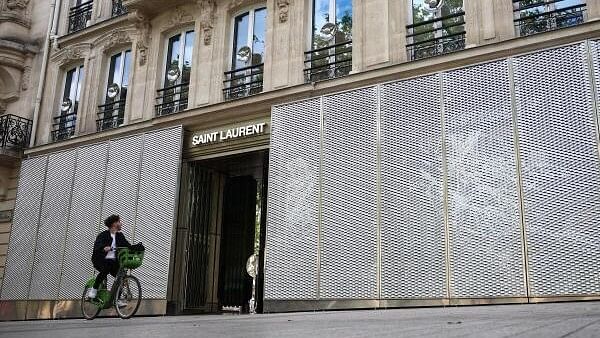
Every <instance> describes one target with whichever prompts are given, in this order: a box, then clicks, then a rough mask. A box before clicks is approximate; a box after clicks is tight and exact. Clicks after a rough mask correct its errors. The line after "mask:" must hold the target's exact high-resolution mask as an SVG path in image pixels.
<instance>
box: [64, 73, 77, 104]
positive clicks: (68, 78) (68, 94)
mask: <svg viewBox="0 0 600 338" xmlns="http://www.w3.org/2000/svg"><path fill="white" fill-rule="evenodd" d="M75 71H76V68H73V69H71V70H70V71H68V72H67V76H66V78H65V88H64V90H63V100H65V99H68V98H70V97H71V84H72V83H73V76H74V75H75ZM61 103H62V102H61Z"/></svg>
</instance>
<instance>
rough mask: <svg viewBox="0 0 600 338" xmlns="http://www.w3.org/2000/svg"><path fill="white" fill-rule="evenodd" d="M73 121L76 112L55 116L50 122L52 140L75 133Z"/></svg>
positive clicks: (55, 140)
mask: <svg viewBox="0 0 600 338" xmlns="http://www.w3.org/2000/svg"><path fill="white" fill-rule="evenodd" d="M75 122H77V113H70V114H64V115H59V116H57V117H55V118H54V123H52V132H51V135H52V141H53V142H57V141H61V140H66V139H68V138H70V137H71V136H73V135H74V134H75Z"/></svg>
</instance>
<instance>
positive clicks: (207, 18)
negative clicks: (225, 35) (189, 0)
mask: <svg viewBox="0 0 600 338" xmlns="http://www.w3.org/2000/svg"><path fill="white" fill-rule="evenodd" d="M198 7H200V27H201V28H202V33H203V35H204V37H203V39H204V45H207V46H208V45H210V41H211V39H212V30H213V27H214V22H215V11H216V9H217V3H216V1H215V0H200V1H198Z"/></svg>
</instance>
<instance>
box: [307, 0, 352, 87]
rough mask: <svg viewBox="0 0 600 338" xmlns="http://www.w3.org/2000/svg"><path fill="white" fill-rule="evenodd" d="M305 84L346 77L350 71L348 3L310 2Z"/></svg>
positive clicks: (338, 0) (331, 0) (335, 0)
mask: <svg viewBox="0 0 600 338" xmlns="http://www.w3.org/2000/svg"><path fill="white" fill-rule="evenodd" d="M311 37H312V40H311V50H310V51H308V52H306V53H304V55H305V61H304V63H305V69H304V73H305V79H306V81H307V82H315V81H319V80H327V79H331V78H335V77H339V76H344V75H348V74H349V73H350V70H352V0H314V1H313V17H312V36H311Z"/></svg>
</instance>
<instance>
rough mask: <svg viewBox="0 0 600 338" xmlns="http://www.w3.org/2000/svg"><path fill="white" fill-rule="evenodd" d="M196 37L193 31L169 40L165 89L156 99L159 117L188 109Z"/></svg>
mask: <svg viewBox="0 0 600 338" xmlns="http://www.w3.org/2000/svg"><path fill="white" fill-rule="evenodd" d="M195 37H196V34H195V33H194V31H193V30H184V31H182V32H179V33H177V34H175V35H173V36H171V37H170V38H169V39H168V40H167V46H166V57H165V64H164V73H163V74H164V75H163V88H162V89H159V90H158V96H157V98H156V100H157V104H156V115H158V116H162V115H168V114H172V113H176V112H179V111H182V110H185V109H187V105H188V93H189V87H190V77H191V74H192V55H193V52H194V39H195Z"/></svg>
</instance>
